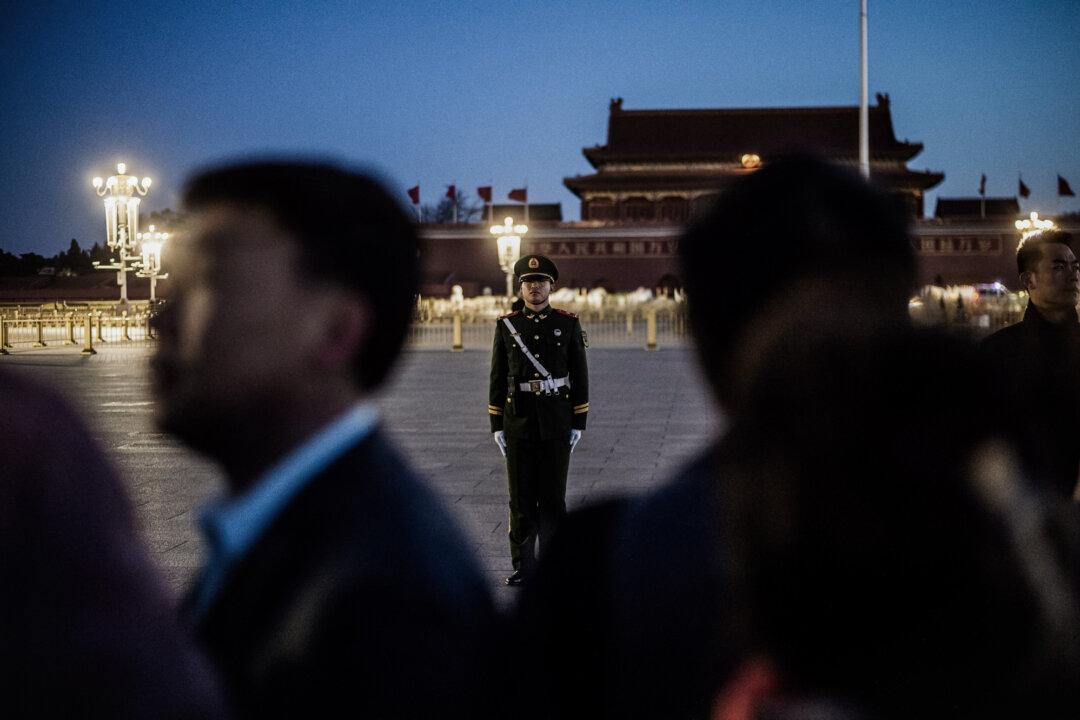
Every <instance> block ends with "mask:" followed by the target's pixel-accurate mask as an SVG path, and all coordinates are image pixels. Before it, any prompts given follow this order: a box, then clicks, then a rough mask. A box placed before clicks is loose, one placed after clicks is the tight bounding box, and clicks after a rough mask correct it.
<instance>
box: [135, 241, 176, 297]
mask: <svg viewBox="0 0 1080 720" xmlns="http://www.w3.org/2000/svg"><path fill="white" fill-rule="evenodd" d="M135 237H136V238H137V239H138V240H139V242H140V243H142V264H141V266H140V267H139V268H138V269H137V270H136V271H135V274H136V275H138V276H139V277H148V278H150V302H154V301H155V300H157V281H158V280H164V279H165V278H167V277H169V273H164V274H162V272H161V247H162V245H164V244H165V241H166V240H168V239H169V233H167V232H158V231H157V230H155V229H154V226H153V225H151V226H150V229H149V231H147V232H142V233H138V234H136V236H135Z"/></svg>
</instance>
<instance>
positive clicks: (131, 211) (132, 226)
mask: <svg viewBox="0 0 1080 720" xmlns="http://www.w3.org/2000/svg"><path fill="white" fill-rule="evenodd" d="M150 182H151V181H150V178H148V177H144V178H143V179H142V180H141V181H140V180H139V178H137V177H135V176H134V175H128V174H127V165H125V164H124V163H122V162H121V163H117V164H116V174H115V175H111V176H110V177H109V178H108V179H107V180H102V179H101V178H100V177H96V178H94V180H93V182H92V184H93V186H94V189H95V190H96V191H97V194H98V197H101V198H105V242H106V243H107V244H108V246H109V249H110V250H112V251H113V252H116V253H119V254H120V260H119V261H118V262H117V261H114V262H112V263H109V264H108V265H101V264H97V265H96V267H97V269H99V270H116V271H117V273H116V284H117V285H119V286H120V302H121V303H125V304H126V303H127V299H128V296H127V274H128V272H129V271H130V270H134V269H135V268H136V264H137V260H138V257H139V256H138V255H136V254H135V252H134V251H135V241H136V239H137V237H138V235H139V202H140V200H139V198H138V197H136V194H138V195H143V196H145V195H146V193H147V192H148V191H149V190H150Z"/></svg>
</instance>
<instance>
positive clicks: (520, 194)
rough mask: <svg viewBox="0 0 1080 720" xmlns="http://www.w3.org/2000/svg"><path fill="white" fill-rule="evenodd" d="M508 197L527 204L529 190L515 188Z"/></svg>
mask: <svg viewBox="0 0 1080 720" xmlns="http://www.w3.org/2000/svg"><path fill="white" fill-rule="evenodd" d="M506 197H508V198H510V199H511V200H516V201H517V202H523V203H527V202H529V189H528V188H514V189H513V190H511V191H510V193H509V194H508V195H507V196H506Z"/></svg>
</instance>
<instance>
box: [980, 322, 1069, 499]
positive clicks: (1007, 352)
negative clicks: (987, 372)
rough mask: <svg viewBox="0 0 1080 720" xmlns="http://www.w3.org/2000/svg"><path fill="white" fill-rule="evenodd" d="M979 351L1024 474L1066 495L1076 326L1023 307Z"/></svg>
mask: <svg viewBox="0 0 1080 720" xmlns="http://www.w3.org/2000/svg"><path fill="white" fill-rule="evenodd" d="M982 350H983V354H984V356H985V357H986V359H987V362H988V363H989V365H990V367H991V370H992V372H993V373H994V378H995V383H994V388H993V391H994V392H995V393H996V394H997V396H998V407H999V408H1000V411H1001V418H1002V421H1003V422H1004V423H1006V424H1007V426H1008V432H1009V433H1010V434H1011V435H1012V437H1013V439H1014V441H1015V442H1016V443H1017V445H1018V447H1019V448H1020V450H1021V455H1022V457H1023V459H1024V461H1025V464H1026V465H1027V467H1028V469H1029V471H1030V472H1031V473H1032V474H1033V475H1034V476H1035V479H1036V480H1037V481H1040V482H1042V483H1044V484H1046V485H1047V487H1049V488H1050V489H1052V490H1053V491H1054V492H1055V493H1057V494H1058V495H1060V496H1064V497H1066V498H1068V497H1071V496H1072V493H1073V490H1074V488H1075V487H1076V482H1077V473H1078V471H1080V323H1077V322H1076V320H1072V321H1070V322H1068V323H1066V324H1064V325H1054V324H1051V323H1049V322H1047V321H1046V319H1045V318H1043V316H1042V314H1040V313H1039V310H1038V308H1036V307H1035V305H1034V303H1028V307H1027V311H1026V312H1025V313H1024V319H1023V321H1022V322H1019V323H1016V324H1015V325H1010V326H1009V327H1006V328H1003V329H1002V330H998V331H997V332H996V333H994V334H993V335H991V336H990V337H988V338H986V340H984V341H983V344H982Z"/></svg>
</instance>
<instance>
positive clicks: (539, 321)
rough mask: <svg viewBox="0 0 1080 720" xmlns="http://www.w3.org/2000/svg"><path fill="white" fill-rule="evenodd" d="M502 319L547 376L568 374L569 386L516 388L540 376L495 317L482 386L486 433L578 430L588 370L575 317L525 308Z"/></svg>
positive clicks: (542, 435) (543, 434)
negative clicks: (487, 369) (488, 428)
mask: <svg viewBox="0 0 1080 720" xmlns="http://www.w3.org/2000/svg"><path fill="white" fill-rule="evenodd" d="M503 317H505V318H507V319H508V320H509V321H510V323H511V324H512V325H513V326H514V328H515V330H516V331H517V332H518V333H520V337H521V339H522V340H523V341H524V342H525V346H526V347H527V348H528V349H529V352H531V353H532V354H533V356H534V357H536V359H537V360H538V361H539V362H540V364H541V365H543V366H544V368H545V369H546V370H547V371H548V372H549V373H551V377H553V378H562V377H568V378H569V382H570V387H569V389H567V388H566V387H560V388H557V389H556V391H555V392H553V393H552V394H550V395H548V394H546V393H544V392H541V391H532V390H524V391H523V390H521V388H520V384H521V383H527V382H530V381H532V380H539V379H542V376H541V374H540V373H539V372H538V371H537V369H536V367H535V366H534V365H533V364H532V363H531V362H530V361H529V359H528V358H527V357H525V353H524V352H522V351H521V348H520V347H518V344H517V342H515V341H514V337H513V335H511V333H510V330H509V329H507V327H506V324H505V323H504V322H503V318H499V320H498V321H497V322H496V324H495V342H494V346H493V347H492V350H491V383H490V385H489V389H488V416H489V417H490V419H491V431H492V432H496V431H498V430H504V431H505V432H506V434H507V435H509V436H511V437H516V438H523V439H530V440H539V439H543V440H548V439H553V438H557V437H560V436H565V435H568V434H569V433H570V430H571V429H575V430H584V429H585V420H586V418H587V417H588V413H589V369H588V365H587V363H586V359H585V348H586V347H588V345H587V339H586V336H585V332H584V331H583V330H582V329H581V323H580V322H579V321H578V318H577V315H574V314H573V313H569V312H566V311H565V310H555V309H553V308H551V307H550V306H549V307H547V308H545V309H543V310H541V311H540V312H533V311H532V310H529V309H528V308H526V309H524V310H522V311H519V312H512V313H510V314H509V315H505V316H503Z"/></svg>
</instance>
